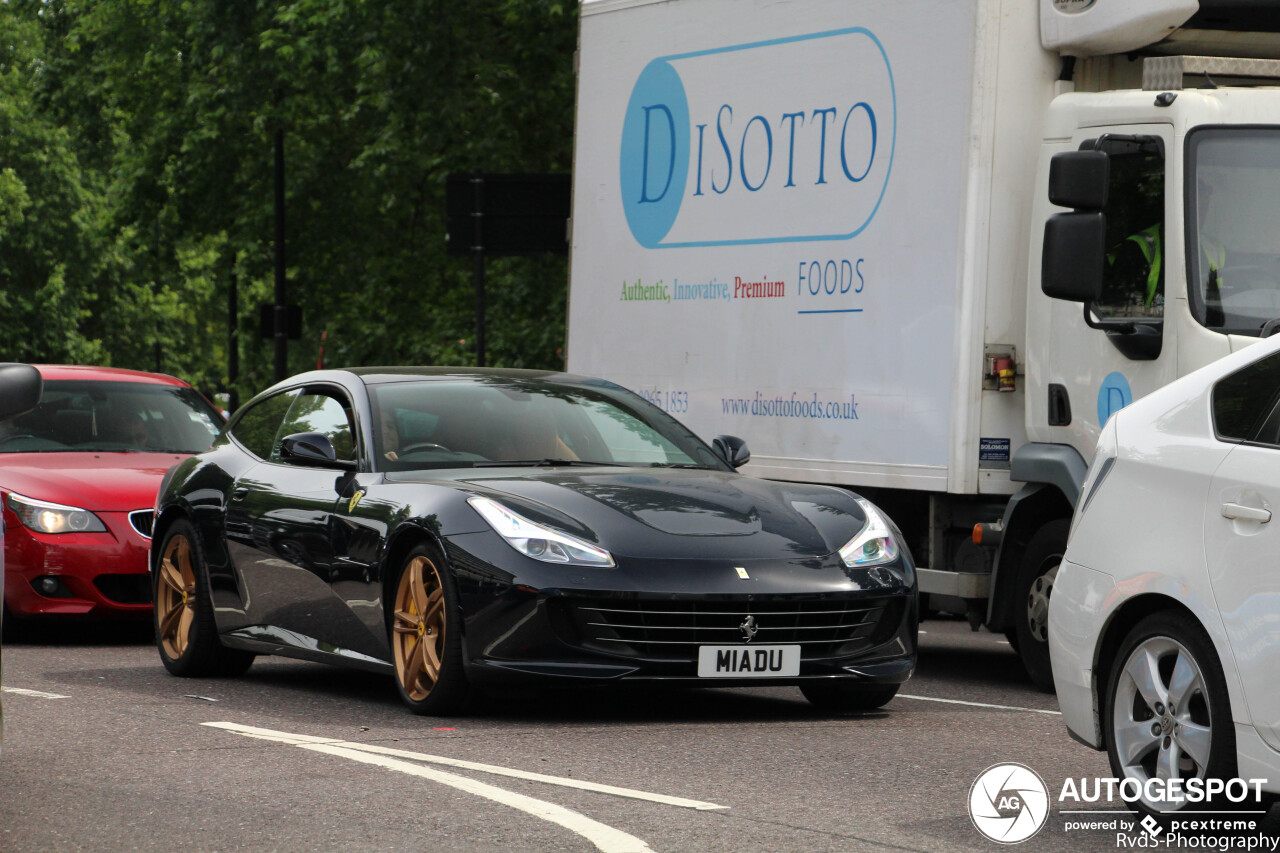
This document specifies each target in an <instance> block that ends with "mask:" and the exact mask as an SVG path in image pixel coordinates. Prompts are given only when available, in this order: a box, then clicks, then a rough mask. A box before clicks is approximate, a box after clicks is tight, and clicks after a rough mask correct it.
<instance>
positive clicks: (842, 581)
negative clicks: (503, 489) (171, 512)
mask: <svg viewBox="0 0 1280 853" xmlns="http://www.w3.org/2000/svg"><path fill="white" fill-rule="evenodd" d="M498 544H499V545H500V546H501V548H502V549H507V550H510V549H509V548H508V546H506V545H505V544H504V543H501V542H499V543H498ZM464 546H465V547H464ZM448 556H449V559H450V563H451V565H452V567H453V570H454V577H455V578H456V579H457V581H458V589H459V596H460V599H461V604H462V609H463V614H464V623H465V624H464V637H465V659H466V661H467V669H468V676H469V677H470V678H471V679H473V680H475V681H476V682H478V683H487V682H503V683H510V682H519V681H540V682H544V683H545V682H547V681H559V682H563V683H574V682H577V683H589V682H608V681H660V682H665V683H669V684H682V685H690V686H692V685H698V686H713V687H737V686H747V685H765V684H771V685H798V684H803V683H806V682H810V681H814V680H825V679H836V678H838V679H847V680H851V681H861V682H865V683H868V684H900V683H902V682H904V681H906V680H907V679H908V678H909V677H910V676H911V673H912V672H913V670H914V667H915V661H916V650H917V644H916V635H917V623H918V613H917V607H916V590H915V585H914V575H913V573H912V572H911V570H910V567H909V566H900V567H893V568H878V569H869V570H865V569H864V570H851V569H848V568H846V567H844V566H843V564H841V563H839V560H838V558H836V559H835V560H825V561H822V560H797V561H763V560H761V561H737V562H736V563H726V564H724V565H720V563H718V562H715V561H644V560H634V559H633V560H625V559H621V558H620V559H619V566H618V569H616V570H599V569H574V568H572V567H550V566H545V567H544V566H535V567H527V569H528V570H527V571H525V572H519V573H513V572H510V571H504V570H501V569H498V568H496V564H497V562H498V561H499V560H501V561H503V562H504V563H505V564H506V565H510V564H511V561H510V559H509V555H508V554H506V553H505V552H503V551H502V550H501V549H495V548H493V544H492V541H491V540H490V538H489V537H486V536H484V535H476V536H471V535H468V536H464V537H455V538H454V539H453V540H451V541H450V542H449V547H448ZM530 562H531V561H530ZM740 567H741V568H744V570H745V571H746V573H747V575H748V577H747V578H741V577H740V575H739V574H738V572H737V571H736V570H737V569H738V568H740ZM747 617H752V620H753V626H752V627H753V628H754V630H753V631H752V637H751V639H750V640H747V639H745V637H744V633H743V631H742V630H741V628H742V625H743V623H744V622H745V621H746V620H747ZM711 645H714V646H730V647H734V648H739V649H742V650H750V649H753V648H758V647H759V646H761V645H770V646H777V645H796V646H799V647H800V650H801V651H800V665H799V674H798V675H794V676H784V677H769V676H763V675H752V676H749V677H744V678H731V677H716V678H703V677H699V676H698V652H699V649H700V648H701V647H703V646H711Z"/></svg>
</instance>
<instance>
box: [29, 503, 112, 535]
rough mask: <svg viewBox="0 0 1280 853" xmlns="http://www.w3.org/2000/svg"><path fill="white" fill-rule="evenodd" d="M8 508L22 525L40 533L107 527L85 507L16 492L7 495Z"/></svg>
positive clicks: (100, 529) (99, 529)
mask: <svg viewBox="0 0 1280 853" xmlns="http://www.w3.org/2000/svg"><path fill="white" fill-rule="evenodd" d="M9 509H11V510H13V512H14V514H15V515H17V516H18V520H19V521H21V522H22V524H23V526H24V527H29V528H31V529H32V530H37V531H39V532H40V533H100V532H103V531H105V530H106V529H107V526H106V525H105V524H103V523H102V519H100V518H98V517H97V516H96V515H94V514H93V513H91V512H89V510H87V509H80V508H79V507H74V506H64V505H63V504H55V503H49V502H48V501H38V500H36V499H35V498H28V497H23V496H22V495H19V494H16V493H14V494H10V495H9Z"/></svg>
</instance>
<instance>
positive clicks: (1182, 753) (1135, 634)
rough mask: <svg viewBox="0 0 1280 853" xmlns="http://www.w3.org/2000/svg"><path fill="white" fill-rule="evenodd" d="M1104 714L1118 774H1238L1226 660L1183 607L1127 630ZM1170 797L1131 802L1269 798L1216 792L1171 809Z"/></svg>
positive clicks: (1146, 805) (1142, 807)
mask: <svg viewBox="0 0 1280 853" xmlns="http://www.w3.org/2000/svg"><path fill="white" fill-rule="evenodd" d="M1102 715H1103V725H1104V730H1105V734H1106V741H1107V758H1108V760H1109V762H1110V764H1111V774H1112V776H1114V777H1115V778H1117V779H1124V778H1125V777H1126V776H1129V777H1133V778H1135V779H1137V780H1138V782H1139V783H1145V781H1146V780H1147V779H1149V778H1156V777H1157V776H1162V775H1163V776H1168V777H1170V778H1181V779H1183V780H1184V781H1185V780H1186V779H1189V778H1192V777H1200V778H1203V779H1222V780H1224V781H1226V780H1230V779H1234V778H1235V777H1236V774H1237V768H1236V738H1235V725H1234V723H1233V721H1232V717H1231V703H1230V700H1229V699H1228V696H1227V683H1226V679H1225V678H1224V677H1223V674H1222V664H1221V663H1220V662H1219V660H1218V655H1217V652H1216V651H1215V650H1214V647H1213V641H1212V640H1210V639H1209V635H1208V634H1207V633H1206V632H1205V630H1204V628H1203V627H1201V625H1200V624H1199V623H1198V622H1196V621H1195V620H1194V619H1193V618H1191V617H1189V616H1188V615H1186V614H1184V613H1181V612H1178V611H1165V612H1163V613H1155V614H1152V615H1151V616H1148V617H1147V618H1145V619H1143V620H1142V621H1141V622H1139V623H1138V624H1137V625H1136V626H1134V628H1133V630H1131V631H1130V632H1129V634H1128V635H1127V636H1126V637H1125V639H1124V642H1122V643H1121V644H1120V649H1119V651H1118V652H1117V653H1116V656H1115V658H1114V659H1113V660H1112V661H1111V672H1110V674H1109V677H1108V679H1107V686H1106V694H1105V699H1104V702H1103V708H1102ZM1164 805H1168V803H1158V802H1147V801H1145V800H1144V801H1139V802H1135V803H1133V804H1132V807H1133V808H1134V809H1136V810H1137V811H1139V812H1141V813H1142V814H1147V815H1153V816H1156V817H1160V816H1162V815H1164V816H1169V815H1176V814H1177V813H1178V811H1179V810H1180V809H1181V808H1187V809H1190V810H1192V811H1198V810H1200V809H1211V810H1213V809H1235V808H1258V807H1259V806H1262V805H1264V804H1262V803H1259V802H1258V801H1257V800H1256V799H1246V800H1245V801H1244V802H1242V803H1232V802H1230V801H1229V800H1227V799H1226V798H1218V799H1215V800H1212V801H1210V803H1209V804H1206V803H1191V804H1187V805H1185V806H1179V807H1176V808H1173V809H1168V808H1162V806H1164Z"/></svg>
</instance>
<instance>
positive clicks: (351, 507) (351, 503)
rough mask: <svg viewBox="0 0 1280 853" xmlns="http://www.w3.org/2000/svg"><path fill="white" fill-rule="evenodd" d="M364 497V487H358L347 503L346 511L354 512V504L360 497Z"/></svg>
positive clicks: (358, 501)
mask: <svg viewBox="0 0 1280 853" xmlns="http://www.w3.org/2000/svg"><path fill="white" fill-rule="evenodd" d="M362 497H364V489H358V490H357V491H356V493H355V494H354V495H352V496H351V500H350V501H349V502H348V503H347V512H355V510H356V504H358V503H360V499H361V498H362Z"/></svg>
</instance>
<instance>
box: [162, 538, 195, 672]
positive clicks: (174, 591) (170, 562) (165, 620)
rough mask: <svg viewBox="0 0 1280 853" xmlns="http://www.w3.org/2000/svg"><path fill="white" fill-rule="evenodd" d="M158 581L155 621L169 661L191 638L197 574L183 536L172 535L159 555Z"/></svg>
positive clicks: (176, 656) (178, 655)
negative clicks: (162, 552)
mask: <svg viewBox="0 0 1280 853" xmlns="http://www.w3.org/2000/svg"><path fill="white" fill-rule="evenodd" d="M159 580H160V582H159V583H158V584H157V590H156V592H157V595H156V624H157V626H158V630H157V632H156V633H157V636H158V637H159V639H160V645H161V648H162V649H163V650H164V653H165V654H166V655H168V656H169V658H170V659H171V660H177V659H178V658H180V657H182V654H183V652H185V651H186V650H187V644H188V643H189V642H190V641H191V624H192V622H194V621H195V615H196V599H195V593H196V575H195V571H194V570H193V569H192V566H191V543H190V541H188V539H187V537H186V536H182V535H178V536H173V537H172V538H170V539H169V541H168V543H166V546H165V549H164V554H163V555H162V556H161V558H160V578H159Z"/></svg>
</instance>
